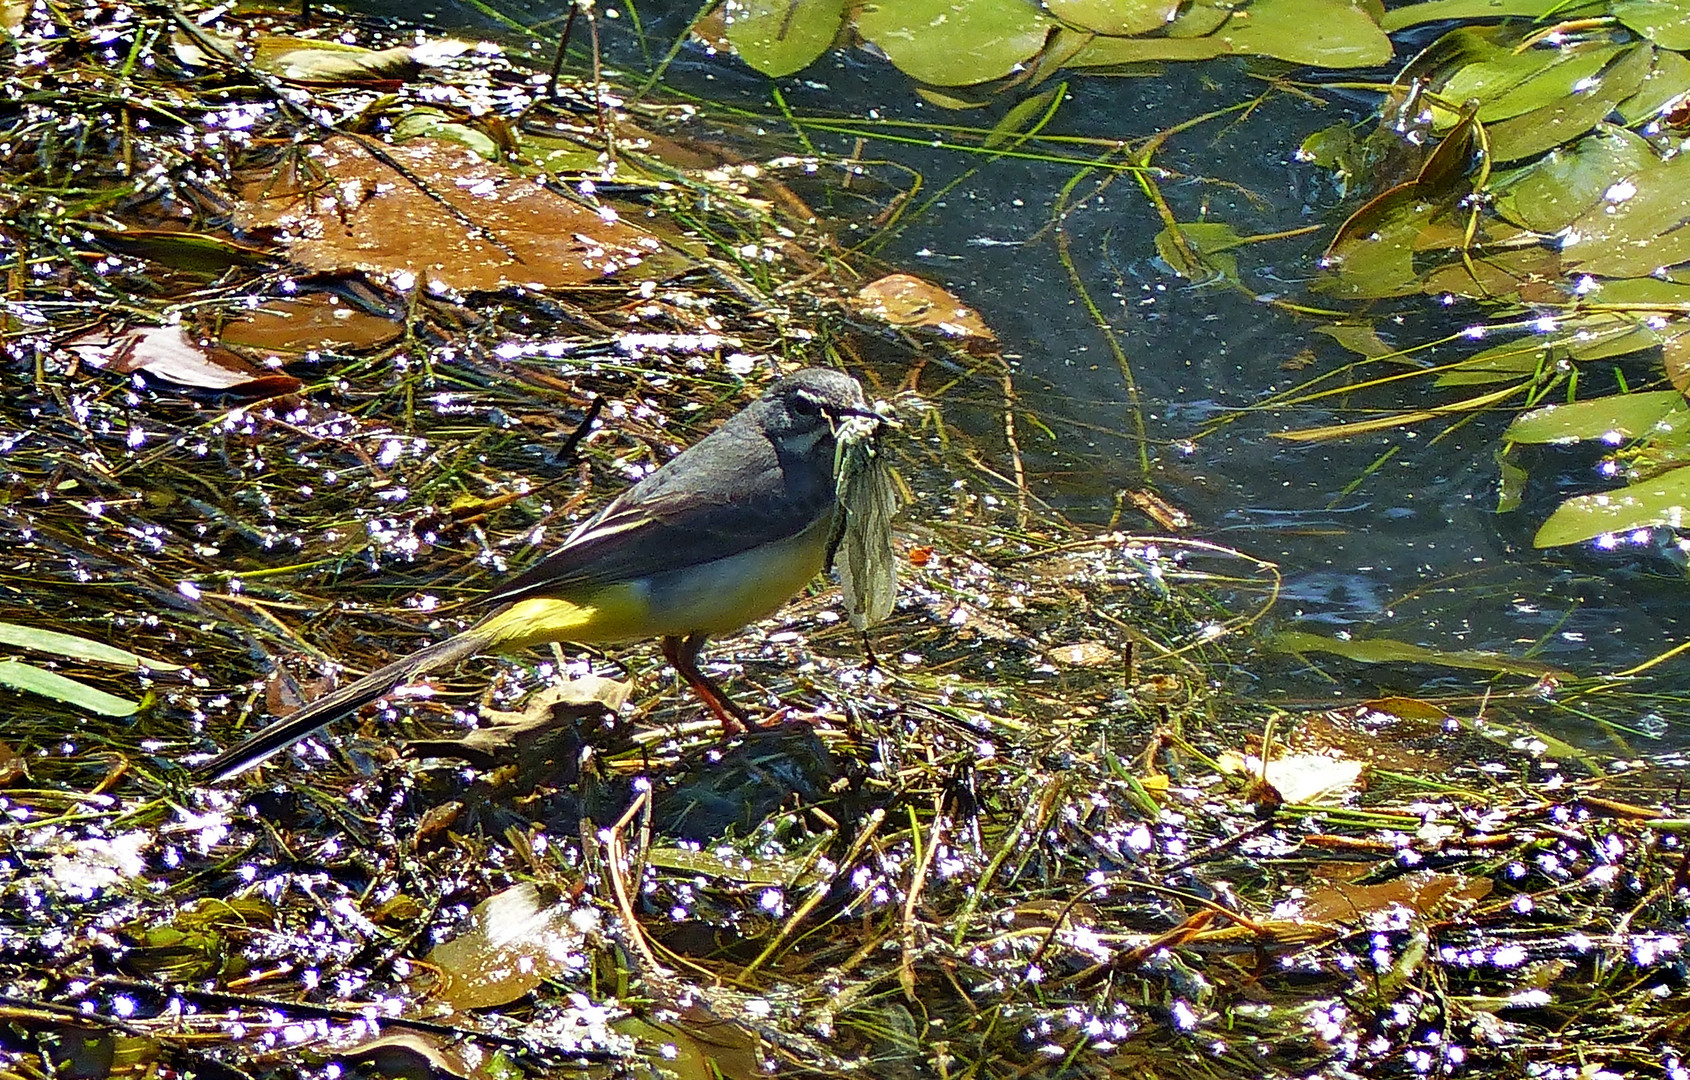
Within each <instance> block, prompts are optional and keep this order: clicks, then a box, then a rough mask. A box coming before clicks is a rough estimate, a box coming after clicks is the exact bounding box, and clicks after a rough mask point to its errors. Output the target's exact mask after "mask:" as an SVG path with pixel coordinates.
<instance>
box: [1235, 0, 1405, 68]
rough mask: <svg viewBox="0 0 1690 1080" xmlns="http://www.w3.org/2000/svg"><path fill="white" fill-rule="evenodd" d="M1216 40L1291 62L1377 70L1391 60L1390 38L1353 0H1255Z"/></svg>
mask: <svg viewBox="0 0 1690 1080" xmlns="http://www.w3.org/2000/svg"><path fill="white" fill-rule="evenodd" d="M1215 36H1216V37H1218V38H1220V39H1221V40H1222V41H1225V42H1226V43H1227V46H1228V48H1229V49H1230V50H1231V51H1232V52H1235V53H1249V54H1253V55H1256V56H1272V57H1275V58H1276V59H1279V60H1284V61H1286V62H1287V63H1292V64H1312V65H1317V66H1320V67H1329V68H1355V67H1373V66H1375V65H1377V64H1383V63H1385V62H1386V61H1387V60H1389V59H1390V58H1391V55H1392V50H1391V39H1390V38H1388V37H1386V36H1385V32H1384V31H1383V30H1381V29H1379V24H1378V23H1377V22H1375V21H1374V20H1373V17H1372V16H1370V15H1369V14H1368V13H1367V12H1366V11H1363V10H1362V9H1361V8H1360V7H1358V6H1356V5H1355V4H1351V3H1349V2H1348V0H1255V2H1254V3H1252V4H1251V5H1250V6H1249V7H1248V8H1245V9H1243V10H1241V11H1236V12H1234V13H1233V17H1232V18H1231V19H1230V20H1228V22H1227V23H1226V25H1225V26H1223V27H1221V28H1220V29H1219V30H1217V31H1216V32H1215Z"/></svg>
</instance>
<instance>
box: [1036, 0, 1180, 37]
mask: <svg viewBox="0 0 1690 1080" xmlns="http://www.w3.org/2000/svg"><path fill="white" fill-rule="evenodd" d="M1045 7H1046V8H1048V9H1049V10H1050V13H1051V14H1052V15H1055V16H1056V17H1057V18H1058V19H1061V20H1062V21H1063V22H1065V23H1070V24H1072V25H1074V26H1079V27H1083V28H1085V29H1087V30H1093V31H1096V32H1097V33H1099V34H1114V35H1116V36H1119V37H1126V36H1128V35H1132V34H1147V33H1149V32H1150V31H1152V30H1160V29H1163V28H1164V27H1166V26H1167V25H1168V24H1169V23H1171V22H1173V20H1174V16H1175V15H1176V14H1178V13H1179V7H1180V0H1045Z"/></svg>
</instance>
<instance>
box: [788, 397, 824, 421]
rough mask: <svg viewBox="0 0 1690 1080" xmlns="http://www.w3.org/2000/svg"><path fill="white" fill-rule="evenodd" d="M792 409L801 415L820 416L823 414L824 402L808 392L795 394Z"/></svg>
mask: <svg viewBox="0 0 1690 1080" xmlns="http://www.w3.org/2000/svg"><path fill="white" fill-rule="evenodd" d="M792 411H793V412H795V413H797V414H798V415H799V416H820V415H821V414H822V403H821V402H819V401H817V400H816V399H815V398H813V397H811V396H810V395H808V394H794V395H793V397H792Z"/></svg>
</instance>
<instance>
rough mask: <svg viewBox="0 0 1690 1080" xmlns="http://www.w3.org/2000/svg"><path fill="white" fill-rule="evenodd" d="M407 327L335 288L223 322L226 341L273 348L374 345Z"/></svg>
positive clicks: (290, 351)
mask: <svg viewBox="0 0 1690 1080" xmlns="http://www.w3.org/2000/svg"><path fill="white" fill-rule="evenodd" d="M404 332H405V328H404V326H402V325H401V324H400V323H399V322H398V321H396V320H394V319H391V318H388V317H387V316H384V315H378V314H375V313H374V312H370V311H365V310H363V309H362V308H358V307H354V306H353V305H351V304H348V303H346V302H344V301H343V300H341V298H340V297H338V296H335V295H334V294H332V293H309V294H306V295H303V296H298V297H290V298H287V299H279V300H266V301H264V306H262V307H259V308H255V309H253V310H252V311H247V312H243V313H241V314H240V315H239V316H237V317H236V318H233V319H230V320H229V321H228V322H226V323H224V324H223V328H222V331H221V332H220V333H219V335H218V338H219V340H220V341H222V343H223V344H225V345H233V346H237V347H240V348H247V349H256V350H259V351H261V352H268V353H288V354H298V353H306V352H312V351H314V350H319V349H337V350H353V351H356V350H360V349H374V348H379V347H380V346H382V345H386V344H389V343H390V342H393V341H396V340H398V338H399V335H400V334H402V333H404Z"/></svg>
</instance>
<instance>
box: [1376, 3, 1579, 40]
mask: <svg viewBox="0 0 1690 1080" xmlns="http://www.w3.org/2000/svg"><path fill="white" fill-rule="evenodd" d="M1604 6H1605V5H1603V4H1599V3H1585V4H1577V3H1572V4H1570V3H1568V2H1567V0H1428V2H1427V3H1424V4H1409V5H1408V6H1407V7H1400V8H1397V9H1396V10H1395V11H1387V12H1386V13H1385V17H1384V18H1383V19H1381V20H1379V25H1380V26H1382V27H1383V28H1384V29H1385V31H1386V32H1387V33H1392V34H1394V33H1396V32H1397V31H1398V30H1402V29H1404V28H1405V27H1409V26H1419V25H1420V24H1421V23H1429V22H1440V21H1442V20H1444V19H1503V18H1527V19H1536V18H1541V17H1543V16H1545V15H1550V14H1554V15H1555V16H1556V17H1557V18H1562V19H1573V18H1580V17H1582V16H1584V15H1589V14H1595V13H1599V12H1600V10H1601V9H1602V8H1603V7H1604Z"/></svg>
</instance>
